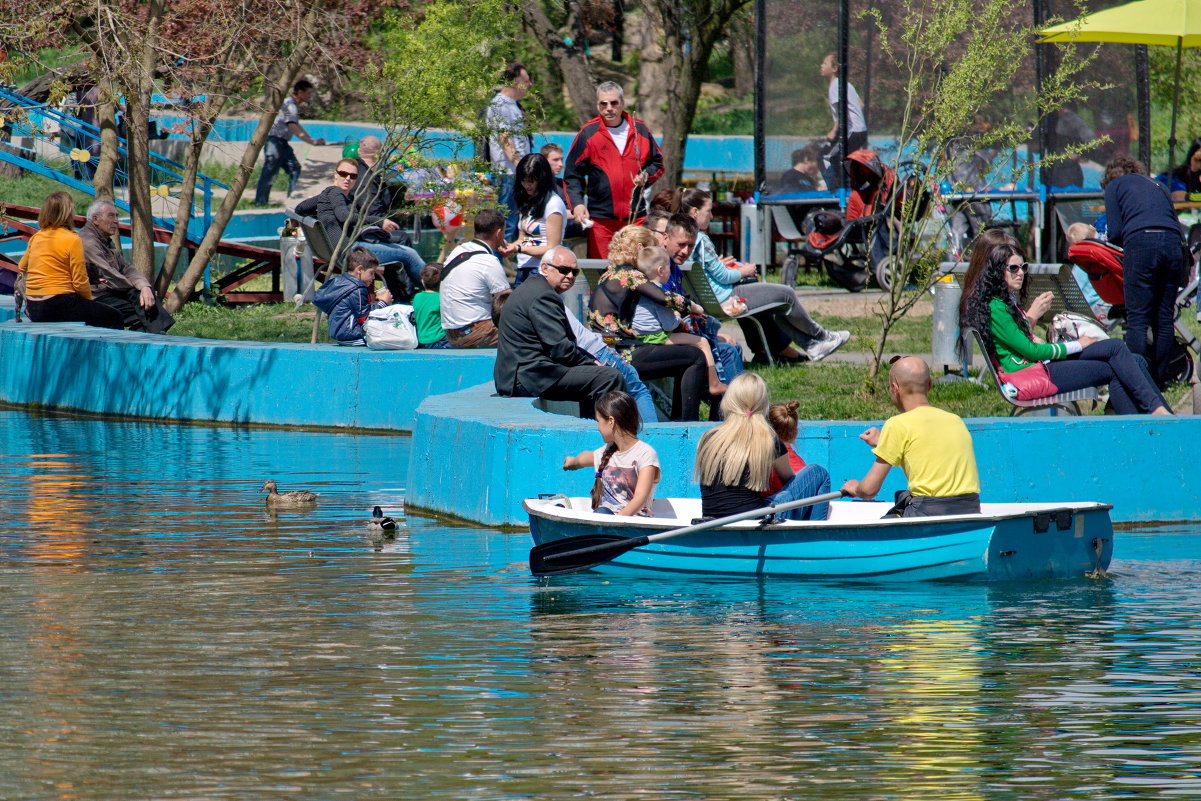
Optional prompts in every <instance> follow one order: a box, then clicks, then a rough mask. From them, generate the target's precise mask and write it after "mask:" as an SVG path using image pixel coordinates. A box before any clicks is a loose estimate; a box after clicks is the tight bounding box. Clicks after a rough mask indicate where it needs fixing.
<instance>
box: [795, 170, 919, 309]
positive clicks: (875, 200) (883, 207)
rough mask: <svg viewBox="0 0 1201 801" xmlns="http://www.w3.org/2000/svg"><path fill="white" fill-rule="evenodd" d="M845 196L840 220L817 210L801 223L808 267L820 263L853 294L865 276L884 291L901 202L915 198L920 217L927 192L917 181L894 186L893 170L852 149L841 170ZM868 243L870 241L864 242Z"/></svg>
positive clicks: (863, 283) (908, 179)
mask: <svg viewBox="0 0 1201 801" xmlns="http://www.w3.org/2000/svg"><path fill="white" fill-rule="evenodd" d="M843 166H844V167H845V168H846V171H847V176H848V185H849V186H850V187H851V194H850V196H849V197H848V198H847V209H846V216H845V217H842V216H840V215H838V214H836V213H834V212H829V211H820V212H818V213H816V214H812V215H810V216H809V218H808V219H807V220H806V221H805V227H804V233H805V234H806V241H805V246H804V252H805V257H806V260H807V261H809V262H810V263H811V264H822V265H824V266H825V268H826V271H827V272H828V273H829V274H830V277H831V278H833V279H834V281H835V282H836V283H837V284H838V285H839V286H842V287H843V288H845V289H849V290H850V291H852V292H859V291H861V290H863V288H864V287H866V286H867V282H868V279H869V277H872V278H875V281H876V284H877V285H879V286H880V287H881V288H882V289H888V287H889V284H890V283H891V276H890V272H889V255H890V253H891V251H892V243H893V241H895V237H896V236H898V235H899V233H898V230H897V228H898V221H899V218H900V216H901V209H902V208H903V207H904V205H903V204H904V200H905V198H906V197H912V196H913V193H914V192H918V193H921V194H920V195H919V198H920V199H919V202H920V203H921V204H922V205H921V206H919V207H918V210H917V213H918V215H919V216H921V215H924V214H925V213H926V209H927V207H928V204H929V193H928V192H926V191H925V189H924V187H923V186H922V184H921V181H920V179H918V177H917V176H916V175H910V176H908V177H906V178H905V179H903V180H900V181H898V178H897V173H896V170H894V169H893V168H891V167H888V166H886V165H885V164H884V163H883V162H881V161H880V157H879V156H878V155H877V154H876V153H875V151H872V150H856V151H855V152H854V153H852V154H851V155H849V156H847V159H846V161H845V162H844V165H843ZM869 239H870V241H869Z"/></svg>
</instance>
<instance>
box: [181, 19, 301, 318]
mask: <svg viewBox="0 0 1201 801" xmlns="http://www.w3.org/2000/svg"><path fill="white" fill-rule="evenodd" d="M321 6H322V4H321V3H320V2H316V3H313V4H312V6H310V7H309V10H308V13H307V14H306V15H305V18H304V19H303V20H302V21H301V22H300V24H299V25H298V31H297V33H298V36H297V39H296V42H295V46H294V48H293V50H292V53H291V55H289V56H288V60H287V61H286V62H284V65H283V67H282V68H281V69H280V71H279V75H278V76H277V77H276V79H275V82H274V83H270V84H267V87H266V96H265V98H264V100H265V102H264V106H263V110H262V112H260V114H259V121H258V125H257V126H256V127H255V129H254V133H253V134H252V135H251V137H250V141H249V142H247V143H246V149H245V150H244V151H243V152H242V160H241V162H240V163H239V164H238V172H237V174H236V175H234V179H233V180H232V181H231V182H230V187H229V192H228V193H226V195H225V198H224V199H223V200H222V201H221V206H220V207H219V208H218V209H217V212H216V213H215V214H214V215H213V222H212V224H211V225H210V226H209V228H208V230H207V231H205V232H204V238H203V239H201V240H200V246H199V247H198V248H197V249H196V252H195V253H194V254H193V255H192V260H191V261H190V262H189V263H188V268H187V269H186V270H185V271H184V274H183V276H182V277H181V278H180V279H179V283H177V284H176V285H175V289H174V291H172V292H171V293H170V294H169V295H167V297H166V299H165V301H164V303H163V305H164V306H165V307H166V309H167V311H169V312H176V311H179V308H180V307H181V306H183V304H185V303H187V302H188V301H189V300H191V299H192V295H193V294H194V293H195V291H196V284H197V282H199V281H200V277H201V276H202V275H203V274H204V268H205V267H206V266H207V265H208V262H209V259H211V258H212V257H213V254H214V253H215V252H216V250H217V243H218V242H220V241H221V235H222V234H223V233H225V226H226V225H227V224H229V220H230V218H231V217H233V214H234V211H235V210H236V209H237V207H238V201H239V200H240V199H241V197H242V192H243V190H245V189H246V184H247V183H248V182H249V180H250V174H251V172H253V171H254V165H255V162H256V161H258V158H259V153H260V152H261V151H262V149H263V144H264V143H265V142H266V141H267V132H268V131H270V130H271V125H272V123H274V122H275V115H276V114H277V113H278V112H279V108H280V106H281V105H283V101H284V97H285V96H286V95H287V93H288V91H289V90H290V89H291V88H292V84H293V83H294V82H295V81H296V79H297V78H298V77H299V76H300V72H301V70H302V69H303V68H304V64H305V61H306V60H307V59H308V55H309V45H310V44H311V43H312V41H313V36H314V33H315V30H316V27H317V17H318V14H319V12H320V11H321Z"/></svg>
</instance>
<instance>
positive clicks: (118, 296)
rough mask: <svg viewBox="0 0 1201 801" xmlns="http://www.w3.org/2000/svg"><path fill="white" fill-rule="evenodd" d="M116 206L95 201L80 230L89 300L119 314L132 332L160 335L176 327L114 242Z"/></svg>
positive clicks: (148, 285) (102, 200)
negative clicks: (110, 308) (85, 263)
mask: <svg viewBox="0 0 1201 801" xmlns="http://www.w3.org/2000/svg"><path fill="white" fill-rule="evenodd" d="M118 230H119V227H118V225H117V207H116V205H115V204H114V203H113V202H112V201H111V200H104V199H101V200H96V201H93V203H92V205H90V206H88V221H87V223H86V224H85V225H84V226H83V228H80V229H79V238H80V239H82V240H83V256H84V260H85V261H86V262H87V268H88V281H89V283H91V285H92V297H93V298H94V299H95V300H97V301H98V302H100V303H104V304H106V305H108V306H112V307H113V308H114V309H116V310H117V311H119V312H121V317H122V322H123V323H124V325H125V327H126V328H128V329H129V330H131V331H149V332H150V333H152V334H162V333H164V332H165V331H166V330H167V329H168V328H170V327H171V326H172V325H174V324H175V318H174V317H172V316H171V315H170V314H169V313H168V312H167V310H166V309H164V308H163V305H162V304H161V303H159V300H158V298H157V297H156V296H155V294H154V289H153V288H152V287H151V286H150V280H149V279H148V278H146V276H144V275H142V274H141V273H140V272H138V270H137V268H135V267H134V266H133V265H132V264H130V263H129V262H127V261H126V260H125V256H124V255H123V254H122V253H121V249H120V248H119V247H117V245H116V244H115V243H114V241H113V237H115V236H118V233H117V232H118Z"/></svg>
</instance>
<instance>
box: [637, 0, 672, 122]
mask: <svg viewBox="0 0 1201 801" xmlns="http://www.w3.org/2000/svg"><path fill="white" fill-rule="evenodd" d="M642 8H643V11H644V19H643V24H642V28H641V31H640V33H641V42H640V43H639V50H638V97H637V101H636V106H635V107H636V110H637V112H638V118H639V119H641V120H642V121H643V122H645V123H646V124H647V125H648V126H650V129H651V131H653V132H655V133H658V132H660V131H662V130H663V129H664V127H665V125H666V122H667V117H668V103H669V98H670V97H671V95H672V93H673V92H674V91H675V88H676V80H677V75H678V70H679V66H680V65H679V58H678V53H679V49H680V41H679V37H678V33H679V29H678V27H675V26H674V25H672V24H669V22H670V20H669V17H668V15H667V14H665V13H664V10H663V8H662V4H660V3H658V2H654V0H651V1H650V2H644V3H643V4H642Z"/></svg>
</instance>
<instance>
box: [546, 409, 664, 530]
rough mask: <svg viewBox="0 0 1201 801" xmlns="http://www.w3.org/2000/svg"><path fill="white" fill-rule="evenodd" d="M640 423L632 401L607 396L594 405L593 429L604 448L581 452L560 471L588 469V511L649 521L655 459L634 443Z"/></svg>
mask: <svg viewBox="0 0 1201 801" xmlns="http://www.w3.org/2000/svg"><path fill="white" fill-rule="evenodd" d="M641 427H642V420H641V417H640V416H639V414H638V406H637V405H635V403H634V399H633V398H631V397H630V396H629V395H627V394H626V393H624V392H610V393H609V394H607V395H604V396H603V397H601V398H600V399H598V400H597V401H596V428H597V430H598V431H600V435H601V438H602V439H604V441H605V447H603V448H597V449H596V450H595V451H581V452H580V453H579V455H578V456H568V457H567V458H565V459H564V460H563V469H564V470H579V469H580V468H583V467H591V468H594V469H595V470H596V481H595V482H593V484H592V508H593V509H594V510H595V511H597V512H602V513H604V514H612V515H639V516H641V517H652V516H653V515H652V513H651V500H652V499H653V498H654V495H655V485H656V484H658V483H659V455H658V454H657V453H655V449H654V448H652V447H651V446H650V445H647V444H646V443H645V442H643V441H642V440H640V439H638V429H639V428H641Z"/></svg>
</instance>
